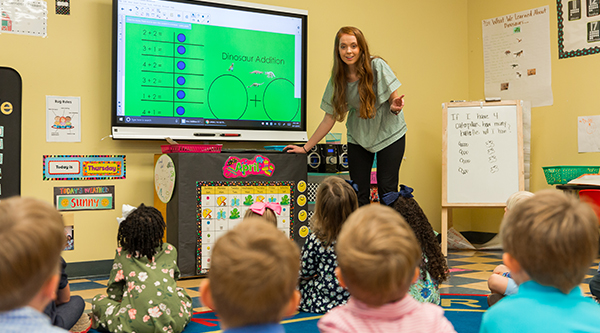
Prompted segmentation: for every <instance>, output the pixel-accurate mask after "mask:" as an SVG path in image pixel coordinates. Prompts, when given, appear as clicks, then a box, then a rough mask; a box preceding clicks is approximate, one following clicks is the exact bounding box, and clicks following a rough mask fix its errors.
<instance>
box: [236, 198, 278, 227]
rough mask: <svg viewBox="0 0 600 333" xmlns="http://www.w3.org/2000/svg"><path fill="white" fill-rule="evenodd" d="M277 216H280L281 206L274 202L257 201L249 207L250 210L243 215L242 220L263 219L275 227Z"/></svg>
mask: <svg viewBox="0 0 600 333" xmlns="http://www.w3.org/2000/svg"><path fill="white" fill-rule="evenodd" d="M275 213H277V215H281V205H280V204H278V203H274V202H267V203H264V202H260V201H257V202H255V203H253V204H252V206H250V208H249V209H248V210H247V211H246V214H244V218H247V217H251V216H259V217H263V218H264V219H265V220H267V221H269V222H271V223H273V224H274V225H275V226H276V227H277V216H275Z"/></svg>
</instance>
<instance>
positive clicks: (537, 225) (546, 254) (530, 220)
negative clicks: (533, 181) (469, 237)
mask: <svg viewBox="0 0 600 333" xmlns="http://www.w3.org/2000/svg"><path fill="white" fill-rule="evenodd" d="M501 233H502V234H503V235H504V236H503V240H502V243H503V246H504V251H505V252H506V253H505V254H504V260H505V263H506V265H507V266H508V267H509V268H510V269H511V271H514V270H515V268H516V269H517V270H521V269H522V271H523V272H524V273H527V274H528V276H529V277H530V278H531V279H532V280H534V281H536V282H538V283H540V284H542V285H546V286H553V287H556V288H558V289H560V290H561V291H562V292H563V293H568V292H569V291H570V290H571V289H573V288H574V287H575V286H576V285H578V284H579V283H580V282H581V281H582V280H583V277H584V276H585V273H586V272H587V270H588V269H589V267H590V264H591V263H592V261H593V259H594V258H595V257H596V255H597V254H598V220H597V218H596V215H595V214H594V211H593V210H592V209H591V208H590V207H589V206H588V205H587V204H586V203H583V202H580V201H579V200H578V199H577V198H576V197H574V196H572V195H567V194H565V193H563V192H561V191H557V190H545V191H540V192H538V193H536V194H535V195H534V196H533V197H531V198H529V199H527V200H524V201H522V202H520V203H519V204H518V205H516V206H515V207H514V208H513V209H511V210H510V211H509V212H508V213H507V214H506V216H505V217H504V221H503V222H502V226H501ZM515 261H516V262H515ZM514 265H516V267H515V266H514ZM511 266H513V267H511Z"/></svg>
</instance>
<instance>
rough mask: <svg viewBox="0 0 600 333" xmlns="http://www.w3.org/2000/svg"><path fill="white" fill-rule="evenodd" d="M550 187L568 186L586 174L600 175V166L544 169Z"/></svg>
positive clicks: (550, 167) (568, 166)
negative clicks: (570, 182) (599, 173)
mask: <svg viewBox="0 0 600 333" xmlns="http://www.w3.org/2000/svg"><path fill="white" fill-rule="evenodd" d="M542 169H544V175H545V176H546V182H548V184H549V185H554V184H566V183H568V182H569V181H571V180H573V179H575V178H577V177H579V176H581V175H585V174H598V172H599V171H600V166H583V165H558V166H547V167H542Z"/></svg>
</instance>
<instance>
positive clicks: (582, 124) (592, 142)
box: [577, 116, 600, 153]
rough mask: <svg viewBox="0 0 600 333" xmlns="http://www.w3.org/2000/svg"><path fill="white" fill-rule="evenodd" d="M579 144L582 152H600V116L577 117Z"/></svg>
mask: <svg viewBox="0 0 600 333" xmlns="http://www.w3.org/2000/svg"><path fill="white" fill-rule="evenodd" d="M577 146H578V148H579V152H580V153H592V152H600V116H585V117H578V118H577Z"/></svg>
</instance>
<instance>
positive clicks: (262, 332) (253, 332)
mask: <svg viewBox="0 0 600 333" xmlns="http://www.w3.org/2000/svg"><path fill="white" fill-rule="evenodd" d="M223 333H285V330H284V329H283V326H282V325H281V324H279V323H276V324H275V323H270V324H261V325H251V326H242V327H234V328H228V329H226V330H224V331H223Z"/></svg>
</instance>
